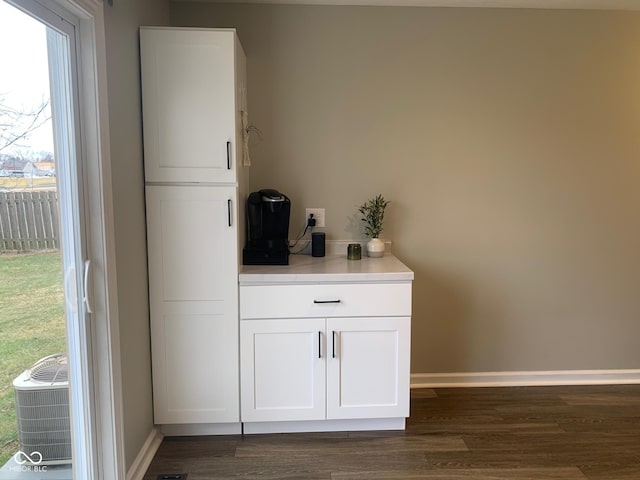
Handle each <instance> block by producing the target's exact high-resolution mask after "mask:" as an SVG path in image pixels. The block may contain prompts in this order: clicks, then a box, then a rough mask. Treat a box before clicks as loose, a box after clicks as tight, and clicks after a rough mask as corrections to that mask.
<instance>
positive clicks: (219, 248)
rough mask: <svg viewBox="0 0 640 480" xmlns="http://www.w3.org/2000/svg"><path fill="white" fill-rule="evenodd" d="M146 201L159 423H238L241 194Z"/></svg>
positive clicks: (155, 190)
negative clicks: (238, 203) (236, 207)
mask: <svg viewBox="0 0 640 480" xmlns="http://www.w3.org/2000/svg"><path fill="white" fill-rule="evenodd" d="M146 195H147V237H148V256H149V300H150V306H151V307H150V308H151V342H152V343H151V345H152V353H153V380H154V381H153V385H154V404H155V405H154V407H155V408H154V411H155V422H156V423H160V424H166V423H192V422H203V423H215V422H237V421H238V420H239V419H238V375H237V371H238V360H237V358H238V350H237V339H238V327H237V318H238V306H237V298H238V294H237V284H236V283H235V282H234V278H236V276H237V272H238V266H237V243H236V242H237V238H236V237H237V226H236V218H235V213H234V209H233V202H234V200H233V199H234V198H235V187H217V188H210V187H181V186H148V187H147V189H146Z"/></svg>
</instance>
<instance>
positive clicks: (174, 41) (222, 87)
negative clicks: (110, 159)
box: [140, 27, 246, 183]
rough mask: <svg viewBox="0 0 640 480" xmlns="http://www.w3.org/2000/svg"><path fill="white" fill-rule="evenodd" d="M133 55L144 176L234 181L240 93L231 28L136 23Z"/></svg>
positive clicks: (240, 65) (238, 55)
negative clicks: (136, 55) (137, 67)
mask: <svg viewBox="0 0 640 480" xmlns="http://www.w3.org/2000/svg"><path fill="white" fill-rule="evenodd" d="M140 57H141V75H142V111H143V125H144V160H145V176H146V181H147V182H177V183H180V182H201V183H234V182H235V181H236V168H237V163H238V162H237V158H239V154H240V152H241V151H242V150H241V148H242V144H241V143H242V142H241V140H242V139H241V137H240V136H239V135H238V133H239V129H238V125H239V124H240V121H239V118H240V117H241V114H240V110H241V109H243V103H244V100H243V99H242V98H239V97H242V96H243V95H244V94H245V93H244V91H243V90H244V88H239V85H240V84H244V79H243V78H238V77H241V76H242V75H243V72H244V53H243V52H242V47H240V42H238V41H237V38H236V34H235V31H234V30H208V29H182V28H178V29H174V28H159V27H158V28H156V27H149V28H141V29H140ZM245 108H246V107H245Z"/></svg>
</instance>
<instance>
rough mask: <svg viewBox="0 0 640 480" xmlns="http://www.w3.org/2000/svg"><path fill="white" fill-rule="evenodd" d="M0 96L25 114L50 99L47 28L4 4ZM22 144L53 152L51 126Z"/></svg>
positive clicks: (0, 20) (0, 26)
mask: <svg viewBox="0 0 640 480" xmlns="http://www.w3.org/2000/svg"><path fill="white" fill-rule="evenodd" d="M0 96H1V97H3V98H4V103H5V104H8V105H9V106H11V107H13V108H21V107H24V109H26V110H33V109H34V108H36V107H37V106H38V105H41V103H42V101H43V100H47V99H48V98H49V70H48V64H47V40H46V27H45V26H44V25H43V24H42V23H40V22H38V21H37V20H34V19H33V18H31V17H30V16H28V15H26V14H25V13H22V12H21V11H19V10H18V9H16V8H14V7H12V6H11V5H9V4H7V3H6V2H4V1H3V0H0ZM23 143H25V144H28V145H27V149H31V150H32V151H34V152H39V151H48V152H53V134H52V129H51V122H50V121H49V122H47V123H46V124H44V125H43V126H42V127H40V128H39V129H38V130H36V131H35V132H33V133H32V134H31V135H30V136H29V138H28V139H27V141H25V142H23ZM4 153H9V152H6V151H5V152H4Z"/></svg>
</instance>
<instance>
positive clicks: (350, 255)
mask: <svg viewBox="0 0 640 480" xmlns="http://www.w3.org/2000/svg"><path fill="white" fill-rule="evenodd" d="M361 258H362V247H361V246H360V244H359V243H350V244H349V245H348V246H347V259H348V260H360V259H361Z"/></svg>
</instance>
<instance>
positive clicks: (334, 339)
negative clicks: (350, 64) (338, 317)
mask: <svg viewBox="0 0 640 480" xmlns="http://www.w3.org/2000/svg"><path fill="white" fill-rule="evenodd" d="M331 340H332V342H331V357H332V358H336V331H335V330H334V331H333V333H332V338H331Z"/></svg>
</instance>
